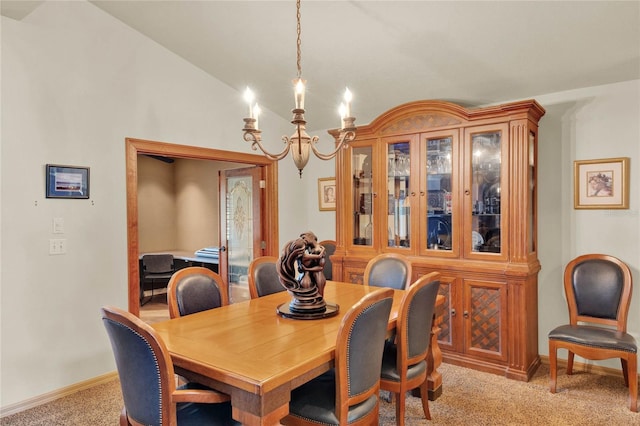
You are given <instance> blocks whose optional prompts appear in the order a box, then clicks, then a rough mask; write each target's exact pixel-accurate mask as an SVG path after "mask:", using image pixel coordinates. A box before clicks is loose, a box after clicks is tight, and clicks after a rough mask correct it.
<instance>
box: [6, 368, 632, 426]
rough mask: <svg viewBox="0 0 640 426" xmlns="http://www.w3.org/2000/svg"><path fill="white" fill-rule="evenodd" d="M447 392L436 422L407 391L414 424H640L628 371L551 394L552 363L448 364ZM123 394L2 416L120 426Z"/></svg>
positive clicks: (39, 422)
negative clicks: (507, 368)
mask: <svg viewBox="0 0 640 426" xmlns="http://www.w3.org/2000/svg"><path fill="white" fill-rule="evenodd" d="M440 371H441V373H442V375H443V393H442V396H441V397H440V398H438V400H436V401H432V402H431V403H430V404H429V407H430V409H431V418H432V421H431V422H428V421H427V420H425V419H424V417H423V415H422V407H421V404H420V400H419V399H418V398H413V397H407V417H406V419H407V422H406V424H407V426H411V425H425V424H432V425H478V426H479V425H492V426H493V425H545V426H547V425H549V426H551V425H576V426H577V425H580V426H584V425H594V426H595V425H603V426H604V425H607V426H609V425H640V413H632V412H631V411H630V410H629V407H628V404H629V403H628V396H629V394H628V390H627V388H626V387H625V386H624V382H623V381H622V378H620V377H611V376H600V375H596V374H592V373H582V372H579V373H576V374H574V375H573V376H566V375H565V374H564V373H565V370H564V369H561V370H560V371H559V375H558V393H556V394H551V393H549V379H548V377H549V376H548V373H549V370H548V366H546V365H542V366H541V367H540V368H539V369H538V371H537V372H536V374H535V375H534V377H533V378H532V380H531V381H530V382H528V383H524V382H517V381H514V380H508V379H505V378H504V377H500V376H496V375H492V374H487V373H480V372H478V371H475V370H469V369H466V368H461V367H455V366H452V365H448V364H443V365H442V367H441V368H440ZM121 409H122V399H121V393H120V387H119V382H118V380H113V381H112V382H109V383H106V384H102V385H99V386H96V387H94V388H92V389H89V390H85V391H82V392H78V393H76V394H74V395H70V396H67V397H64V398H61V399H59V400H57V401H53V402H50V403H48V404H44V405H42V406H40V407H36V408H33V409H30V410H26V411H24V412H21V413H17V414H14V415H12V416H8V417H5V418H2V419H1V420H0V424H2V425H6V426H10V425H20V426H23V425H29V426H54V425H65V426H67V425H78V426H80V425H83V426H89V425H90V426H101V425H104V426H112V425H117V424H118V417H119V415H120V410H121ZM394 424H395V407H394V405H393V404H390V403H387V402H384V401H382V402H381V413H380V425H382V426H389V425H394Z"/></svg>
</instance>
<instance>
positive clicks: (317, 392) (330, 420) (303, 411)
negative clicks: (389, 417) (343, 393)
mask: <svg viewBox="0 0 640 426" xmlns="http://www.w3.org/2000/svg"><path fill="white" fill-rule="evenodd" d="M377 398H378V396H377V395H373V396H371V397H370V398H368V399H367V400H365V401H363V402H361V403H360V404H357V405H354V406H353V407H351V408H350V409H349V415H348V419H349V423H352V422H354V421H356V420H358V419H360V418H362V417H364V416H365V415H367V414H369V413H370V412H371V410H373V409H374V408H375V406H376V403H377ZM335 412H336V381H335V372H334V370H329V371H327V372H326V373H324V374H323V375H321V376H319V377H316V378H315V379H313V380H311V381H309V382H307V383H305V384H304V385H302V386H300V387H298V388H296V389H294V390H293V391H292V392H291V402H289V414H290V415H292V416H295V417H301V418H303V419H307V420H312V421H315V422H317V423H321V424H327V425H337V424H339V423H338V418H337V417H336V414H335Z"/></svg>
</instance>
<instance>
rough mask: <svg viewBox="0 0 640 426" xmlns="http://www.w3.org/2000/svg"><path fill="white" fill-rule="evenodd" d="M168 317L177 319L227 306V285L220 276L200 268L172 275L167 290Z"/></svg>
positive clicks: (195, 267) (183, 270) (187, 269)
mask: <svg viewBox="0 0 640 426" xmlns="http://www.w3.org/2000/svg"><path fill="white" fill-rule="evenodd" d="M167 303H168V304H169V316H170V317H171V318H177V317H181V316H184V315H190V314H195V313H196V312H201V311H206V310H208V309H214V308H219V307H220V306H226V305H228V304H229V292H228V290H227V285H226V284H225V282H224V280H223V279H222V277H221V276H220V275H218V274H217V273H215V272H213V271H212V270H210V269H207V268H203V267H200V266H190V267H188V268H184V269H180V270H179V271H178V272H176V273H175V274H173V276H172V277H171V280H170V281H169V286H168V290H167Z"/></svg>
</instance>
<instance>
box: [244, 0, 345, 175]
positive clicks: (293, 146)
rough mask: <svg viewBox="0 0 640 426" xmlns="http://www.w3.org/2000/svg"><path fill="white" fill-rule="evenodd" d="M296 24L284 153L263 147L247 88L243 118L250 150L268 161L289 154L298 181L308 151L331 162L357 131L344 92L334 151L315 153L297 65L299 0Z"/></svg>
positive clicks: (257, 112)
mask: <svg viewBox="0 0 640 426" xmlns="http://www.w3.org/2000/svg"><path fill="white" fill-rule="evenodd" d="M296 12H297V13H296V20H297V24H298V25H297V36H298V37H297V45H296V46H297V49H296V58H297V61H296V64H297V67H298V76H297V78H296V79H294V80H293V87H294V97H295V108H294V109H293V110H291V112H292V113H293V119H292V120H291V124H293V125H294V127H295V131H294V133H293V134H292V135H291V136H283V137H282V140H283V141H284V144H285V147H284V149H283V150H282V151H281V152H279V153H277V154H273V153H271V152H269V151H267V150H266V149H265V147H264V146H263V145H262V136H261V133H262V131H261V130H260V128H259V127H258V116H259V115H260V107H259V106H258V104H257V103H254V101H255V98H254V95H253V92H252V91H251V90H250V89H249V88H248V87H247V90H246V92H245V100H246V101H247V102H248V104H249V117H247V118H244V119H243V120H244V129H242V130H243V132H244V140H245V141H247V142H251V148H252V149H253V150H254V151H255V150H256V149H257V148H260V151H262V152H263V153H264V155H265V156H266V157H267V158H269V159H271V160H276V161H278V160H281V159H283V158H285V157H286V156H287V154H289V152H291V155H292V156H293V162H294V163H295V165H296V167H297V168H298V172H299V174H300V177H302V170H303V169H304V166H306V165H307V162H308V161H309V151H312V152H313V153H314V154H315V156H316V157H318V158H320V159H321V160H330V159H332V158H334V157H335V156H336V155H337V154H338V151H339V150H340V148H346V147H347V146H348V144H349V142H351V141H353V140H354V139H355V137H356V127H355V125H354V122H355V121H356V119H355V117H352V116H351V98H352V96H351V92H350V91H349V89H348V88H347V89H346V91H345V94H344V103H342V104H341V105H340V116H341V128H340V137H339V139H338V142H337V143H336V146H335V149H334V150H333V151H331V152H329V153H327V154H324V153H322V152H320V151H318V148H317V147H316V143H317V142H318V140H319V138H318V137H317V136H309V135H308V134H307V132H306V130H305V129H306V125H307V122H306V121H305V119H304V91H305V83H306V80H303V79H302V66H301V65H300V63H301V62H300V56H301V42H300V33H301V30H300V0H296Z"/></svg>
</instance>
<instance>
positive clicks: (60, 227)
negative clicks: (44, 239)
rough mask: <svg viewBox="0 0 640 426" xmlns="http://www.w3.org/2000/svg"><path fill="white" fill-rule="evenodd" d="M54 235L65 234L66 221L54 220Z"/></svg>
mask: <svg viewBox="0 0 640 426" xmlns="http://www.w3.org/2000/svg"><path fill="white" fill-rule="evenodd" d="M53 233H54V234H64V219H63V218H61V217H54V218H53Z"/></svg>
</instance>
